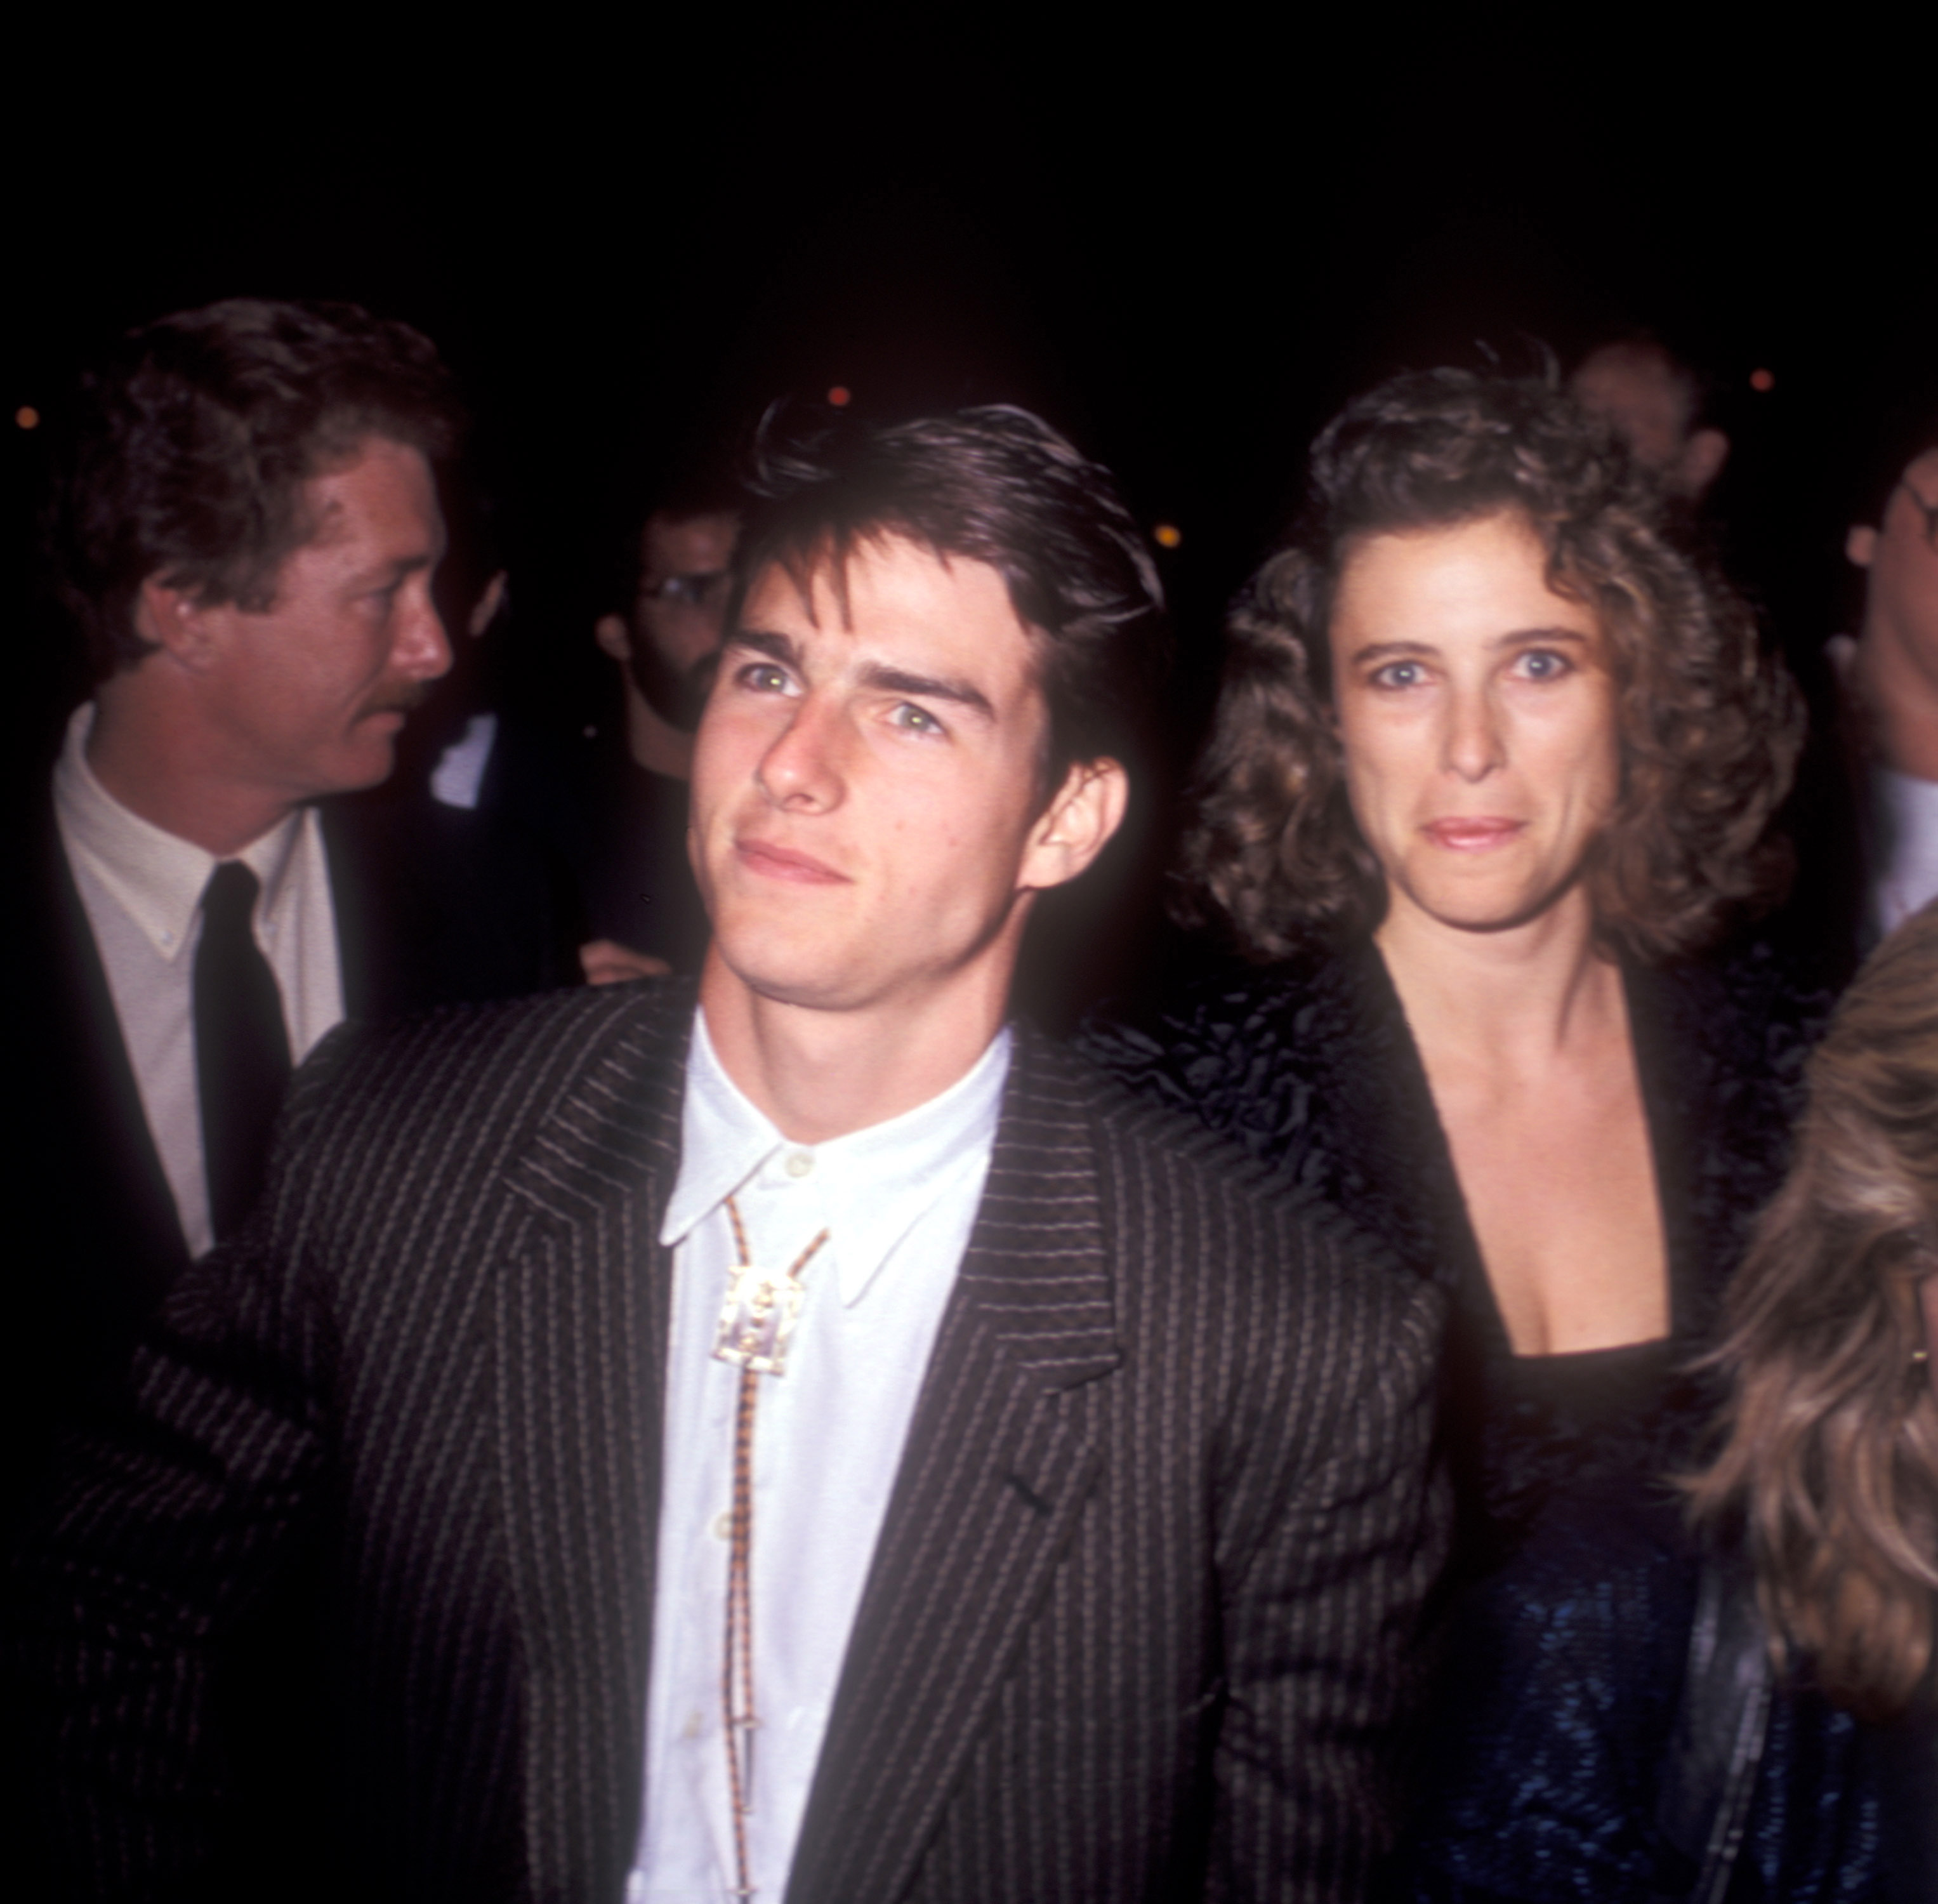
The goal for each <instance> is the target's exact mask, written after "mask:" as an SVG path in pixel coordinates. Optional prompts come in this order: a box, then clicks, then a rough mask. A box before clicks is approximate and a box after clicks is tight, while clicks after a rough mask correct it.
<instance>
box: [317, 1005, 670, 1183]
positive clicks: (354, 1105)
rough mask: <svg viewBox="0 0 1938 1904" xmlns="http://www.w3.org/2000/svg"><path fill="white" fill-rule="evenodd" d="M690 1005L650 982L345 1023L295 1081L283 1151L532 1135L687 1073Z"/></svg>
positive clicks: (360, 1149)
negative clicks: (576, 1109)
mask: <svg viewBox="0 0 1938 1904" xmlns="http://www.w3.org/2000/svg"><path fill="white" fill-rule="evenodd" d="M693 1008H694V988H693V987H692V986H691V984H688V983H683V982H682V981H677V980H657V979H648V980H643V981H638V982H636V983H634V984H625V985H612V986H586V987H576V988H574V989H573V990H566V991H558V992H548V993H540V994H538V995H537V996H533V997H530V998H522V999H510V1000H507V1001H503V1002H497V1003H492V1004H484V1005H445V1006H441V1007H439V1008H436V1010H433V1011H427V1012H424V1013H422V1014H418V1016H416V1017H409V1018H404V1019H399V1020H393V1021H391V1022H390V1023H384V1024H381V1025H370V1024H365V1023H357V1022H349V1023H345V1024H343V1025H341V1026H339V1027H338V1028H337V1029H336V1030H335V1031H334V1032H333V1033H331V1034H330V1036H329V1037H328V1038H327V1039H324V1042H323V1043H322V1044H320V1045H318V1046H317V1049H316V1050H315V1051H314V1052H313V1053H312V1054H311V1056H310V1057H309V1059H308V1061H307V1062H306V1063H305V1064H304V1065H303V1066H302V1070H301V1071H300V1072H299V1073H298V1075H297V1078H296V1084H295V1087H294V1088H293V1090H292V1092H291V1093H290V1104H289V1108H288V1110H287V1112H286V1113H285V1123H284V1133H283V1136H282V1139H281V1143H280V1145H279V1148H286V1149H289V1150H292V1151H298V1150H304V1149H314V1148H317V1147H318V1146H327V1147H330V1148H346V1147H347V1148H350V1149H354V1150H355V1151H358V1152H361V1153H366V1154H367V1153H369V1152H372V1151H383V1150H384V1149H385V1148H387V1147H391V1146H394V1145H398V1144H399V1143H401V1142H409V1141H415V1142H419V1143H424V1142H431V1141H434V1140H435V1141H442V1142H445V1143H447V1144H448V1141H449V1139H450V1136H451V1134H452V1133H465V1132H469V1133H477V1132H481V1131H485V1130H491V1131H494V1132H497V1133H506V1132H509V1131H510V1130H513V1129H515V1128H519V1127H535V1126H536V1124H539V1122H541V1121H544V1120H545V1119H546V1118H548V1117H549V1116H551V1115H554V1114H555V1113H556V1112H557V1110H558V1109H559V1108H560V1106H561V1105H563V1104H564V1103H567V1102H569V1101H570V1100H575V1099H579V1098H583V1097H585V1096H588V1094H590V1095H591V1096H594V1097H606V1096H611V1097H612V1098H614V1099H615V1100H617V1099H618V1098H621V1097H623V1096H624V1095H625V1094H626V1093H627V1091H628V1090H630V1089H633V1088H635V1087H636V1085H637V1084H638V1082H639V1081H640V1080H642V1079H644V1078H647V1077H649V1076H651V1075H653V1074H654V1073H655V1072H658V1071H660V1070H662V1069H670V1070H671V1071H672V1072H675V1073H678V1072H680V1071H681V1070H682V1069H683V1066H684V1063H685V1049H686V1039H687V1035H688V1030H689V1028H690V1027H691V1023H692V1018H693Z"/></svg>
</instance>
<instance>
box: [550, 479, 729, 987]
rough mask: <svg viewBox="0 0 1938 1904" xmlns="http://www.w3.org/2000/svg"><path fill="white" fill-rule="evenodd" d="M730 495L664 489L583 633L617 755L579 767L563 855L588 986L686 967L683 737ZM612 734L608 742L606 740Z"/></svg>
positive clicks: (712, 640)
mask: <svg viewBox="0 0 1938 1904" xmlns="http://www.w3.org/2000/svg"><path fill="white" fill-rule="evenodd" d="M742 500H743V499H742V498H741V497H740V494H739V492H738V491H737V489H736V488H734V486H733V485H731V484H730V483H729V482H728V481H727V480H726V479H724V478H711V479H700V480H695V481H693V482H688V483H687V484H686V485H683V486H676V487H673V488H669V489H667V490H666V491H663V493H662V494H661V497H660V499H659V500H658V501H657V502H656V503H655V504H654V506H652V508H651V509H649V511H648V512H647V514H646V516H645V520H644V522H642V523H641V524H640V525H639V528H638V529H637V530H636V532H635V533H634V534H633V537H632V538H631V540H630V546H629V555H630V561H629V563H628V564H627V567H628V569H629V570H630V586H629V592H628V606H627V609H626V610H625V611H624V612H623V613H621V612H619V611H618V610H614V611H612V612H609V613H606V614H604V615H602V616H600V618H599V620H598V622H597V625H596V627H595V628H594V637H595V638H596V639H597V642H598V643H599V646H600V649H601V651H602V652H604V653H605V654H606V655H609V656H610V657H611V658H612V660H613V661H614V662H615V663H616V664H617V665H618V671H619V676H620V682H621V692H623V695H624V707H625V715H624V746H623V748H621V747H617V746H614V745H612V744H611V743H610V742H608V743H607V744H606V746H605V747H603V750H601V752H600V754H599V756H598V757H597V759H594V761H592V762H591V763H589V766H588V782H589V784H588V788H587V791H586V795H585V805H586V812H585V825H584V826H583V828H582V829H579V838H578V841H577V842H576V845H574V846H573V847H572V848H571V854H570V856H571V859H572V862H573V866H574V869H575V871H576V874H577V877H578V881H579V890H580V893H581V895H582V904H583V905H584V908H585V932H586V941H585V944H584V945H583V946H582V947H581V948H580V952H579V957H580V960H581V962H582V965H583V966H584V969H585V976H586V978H587V979H588V981H590V982H591V983H592V984H595V985H597V984H610V983H612V982H614V981H618V980H621V979H626V978H642V977H648V976H651V975H654V974H655V973H660V972H670V971H679V972H692V971H697V969H699V965H700V960H701V957H703V954H704V953H705V950H706V917H705V914H704V913H703V910H702V908H701V906H700V895H699V891H698V889H697V887H695V885H694V881H693V875H692V871H691V868H690V867H689V865H688V860H687V850H686V820H687V783H688V779H689V777H691V771H692V763H693V737H694V728H696V727H697V725H698V723H699V719H700V709H701V707H703V705H704V704H705V702H706V690H707V689H708V687H709V686H710V684H711V681H712V668H713V663H714V660H715V656H716V655H718V652H719V648H720V640H721V633H722V631H723V617H724V614H725V613H726V607H727V598H728V589H729V585H730V583H731V579H732V565H733V559H734V541H735V538H736V537H737V536H738V534H739V533H740V504H741V501H742ZM614 738H615V739H616V738H618V737H616V736H615V737H614Z"/></svg>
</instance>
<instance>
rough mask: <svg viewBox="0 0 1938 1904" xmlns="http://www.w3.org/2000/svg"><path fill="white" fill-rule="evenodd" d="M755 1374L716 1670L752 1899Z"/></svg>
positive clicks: (760, 1308)
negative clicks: (749, 1834)
mask: <svg viewBox="0 0 1938 1904" xmlns="http://www.w3.org/2000/svg"><path fill="white" fill-rule="evenodd" d="M727 1214H728V1217H729V1218H731V1219H732V1221H733V1224H734V1252H735V1254H736V1255H737V1256H738V1257H739V1258H740V1268H741V1269H742V1270H749V1269H751V1268H752V1267H753V1261H754V1259H753V1258H752V1255H751V1254H750V1253H749V1251H748V1249H747V1233H746V1230H745V1229H744V1228H743V1227H742V1224H741V1222H740V1207H739V1206H738V1205H737V1204H736V1203H735V1202H734V1200H733V1198H732V1197H728V1199H727ZM827 1240H828V1232H827V1231H826V1230H822V1232H821V1233H820V1234H819V1235H818V1236H816V1238H815V1239H814V1240H813V1242H810V1244H809V1245H808V1246H807V1247H806V1249H803V1251H802V1252H800V1255H798V1256H797V1257H796V1258H794V1267H793V1268H791V1270H788V1273H787V1277H786V1280H788V1281H791V1280H792V1279H794V1277H796V1276H799V1275H800V1273H801V1271H802V1270H804V1269H806V1267H807V1265H808V1262H809V1260H810V1258H812V1257H813V1255H814V1253H815V1252H816V1251H817V1250H818V1249H820V1247H821V1246H822V1244H823V1243H825V1242H827ZM774 1300H775V1285H774V1284H773V1281H772V1279H763V1280H762V1281H761V1282H760V1283H759V1284H758V1285H756V1288H755V1293H754V1296H753V1314H752V1317H751V1318H750V1322H749V1328H748V1329H747V1331H746V1333H745V1334H743V1336H742V1337H741V1339H740V1345H739V1346H740V1350H741V1352H742V1354H743V1355H744V1356H747V1357H751V1356H752V1355H753V1354H755V1352H757V1350H758V1346H759V1342H760V1337H761V1326H762V1325H763V1324H764V1322H766V1320H767V1312H768V1311H769V1310H770V1309H771V1308H772V1306H773V1302H774ZM760 1381H761V1377H760V1372H759V1371H758V1370H757V1369H755V1367H753V1365H752V1361H751V1360H743V1361H741V1364H740V1406H739V1407H738V1408H737V1410H735V1411H734V1504H733V1531H732V1535H731V1540H730V1541H729V1543H728V1557H727V1638H726V1644H725V1647H724V1649H723V1650H722V1653H721V1663H720V1705H721V1715H722V1717H723V1718H724V1720H725V1725H724V1732H725V1735H726V1740H727V1787H728V1796H729V1797H730V1799H731V1802H732V1805H733V1811H734V1878H735V1884H734V1895H735V1896H737V1897H751V1896H753V1894H754V1887H753V1885H752V1882H751V1881H749V1877H748V1874H747V1816H748V1814H749V1812H750V1811H752V1808H753V1805H752V1799H751V1797H750V1796H749V1790H750V1788H751V1787H752V1784H753V1782H754V1729H755V1727H756V1726H758V1724H759V1723H760V1721H759V1720H758V1718H756V1717H755V1712H754V1604H753V1586H752V1557H753V1550H754V1410H755V1404H756V1402H757V1401H758V1398H759V1395H760V1392H761V1391H760Z"/></svg>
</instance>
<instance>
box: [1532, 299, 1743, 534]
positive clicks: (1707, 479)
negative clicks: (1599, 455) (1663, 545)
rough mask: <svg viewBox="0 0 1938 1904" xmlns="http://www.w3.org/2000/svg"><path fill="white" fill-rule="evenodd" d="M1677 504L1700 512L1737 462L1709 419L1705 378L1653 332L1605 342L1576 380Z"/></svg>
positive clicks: (1576, 388)
mask: <svg viewBox="0 0 1938 1904" xmlns="http://www.w3.org/2000/svg"><path fill="white" fill-rule="evenodd" d="M1568 388H1569V393H1570V394H1572V396H1573V397H1574V398H1575V401H1576V402H1577V403H1579V404H1580V405H1581V407H1582V408H1583V409H1584V410H1587V412H1589V413H1590V415H1593V416H1596V417H1599V418H1601V420H1602V421H1603V422H1604V423H1605V424H1608V427H1610V428H1611V430H1614V432H1615V433H1616V435H1618V436H1620V437H1621V440H1622V441H1623V442H1624V443H1626V444H1627V446H1628V449H1629V453H1630V455H1632V456H1633V457H1634V458H1635V459H1636V462H1637V463H1639V464H1640V465H1641V466H1642V468H1643V469H1645V470H1647V471H1648V473H1649V474H1650V475H1651V476H1654V478H1655V479H1656V480H1657V482H1659V483H1660V484H1661V485H1662V488H1663V493H1664V494H1666V496H1668V497H1669V498H1670V499H1671V500H1672V502H1674V503H1677V504H1680V505H1682V506H1686V507H1687V508H1690V509H1695V508H1697V507H1699V506H1700V505H1701V503H1702V501H1703V497H1706V495H1707V494H1709V491H1710V488H1711V487H1712V485H1714V483H1715V480H1716V479H1717V478H1718V476H1721V474H1722V473H1723V465H1724V464H1725V463H1727V461H1729V457H1730V440H1729V437H1728V436H1727V434H1725V433H1724V431H1723V430H1720V429H1718V427H1716V425H1715V424H1713V423H1712V422H1709V421H1707V420H1706V418H1705V416H1704V413H1703V412H1704V405H1703V378H1702V375H1701V373H1700V372H1699V371H1698V370H1697V369H1696V368H1695V367H1694V366H1693V364H1690V363H1686V362H1684V360H1683V359H1682V358H1681V357H1678V356H1677V355H1676V354H1675V352H1674V351H1672V350H1670V349H1669V347H1668V346H1667V345H1666V344H1664V343H1663V342H1661V341H1660V339H1657V338H1656V337H1654V336H1651V335H1649V334H1648V333H1647V332H1645V331H1644V332H1638V333H1634V334H1633V335H1631V336H1624V337H1618V338H1614V339H1610V340H1609V341H1608V342H1606V343H1602V344H1598V345H1596V346H1595V348H1593V349H1592V350H1591V351H1589V352H1588V354H1587V355H1586V356H1585V357H1583V358H1582V360H1581V363H1579V364H1578V365H1577V366H1576V367H1575V373H1574V375H1573V376H1571V377H1570V378H1569V379H1568Z"/></svg>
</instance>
